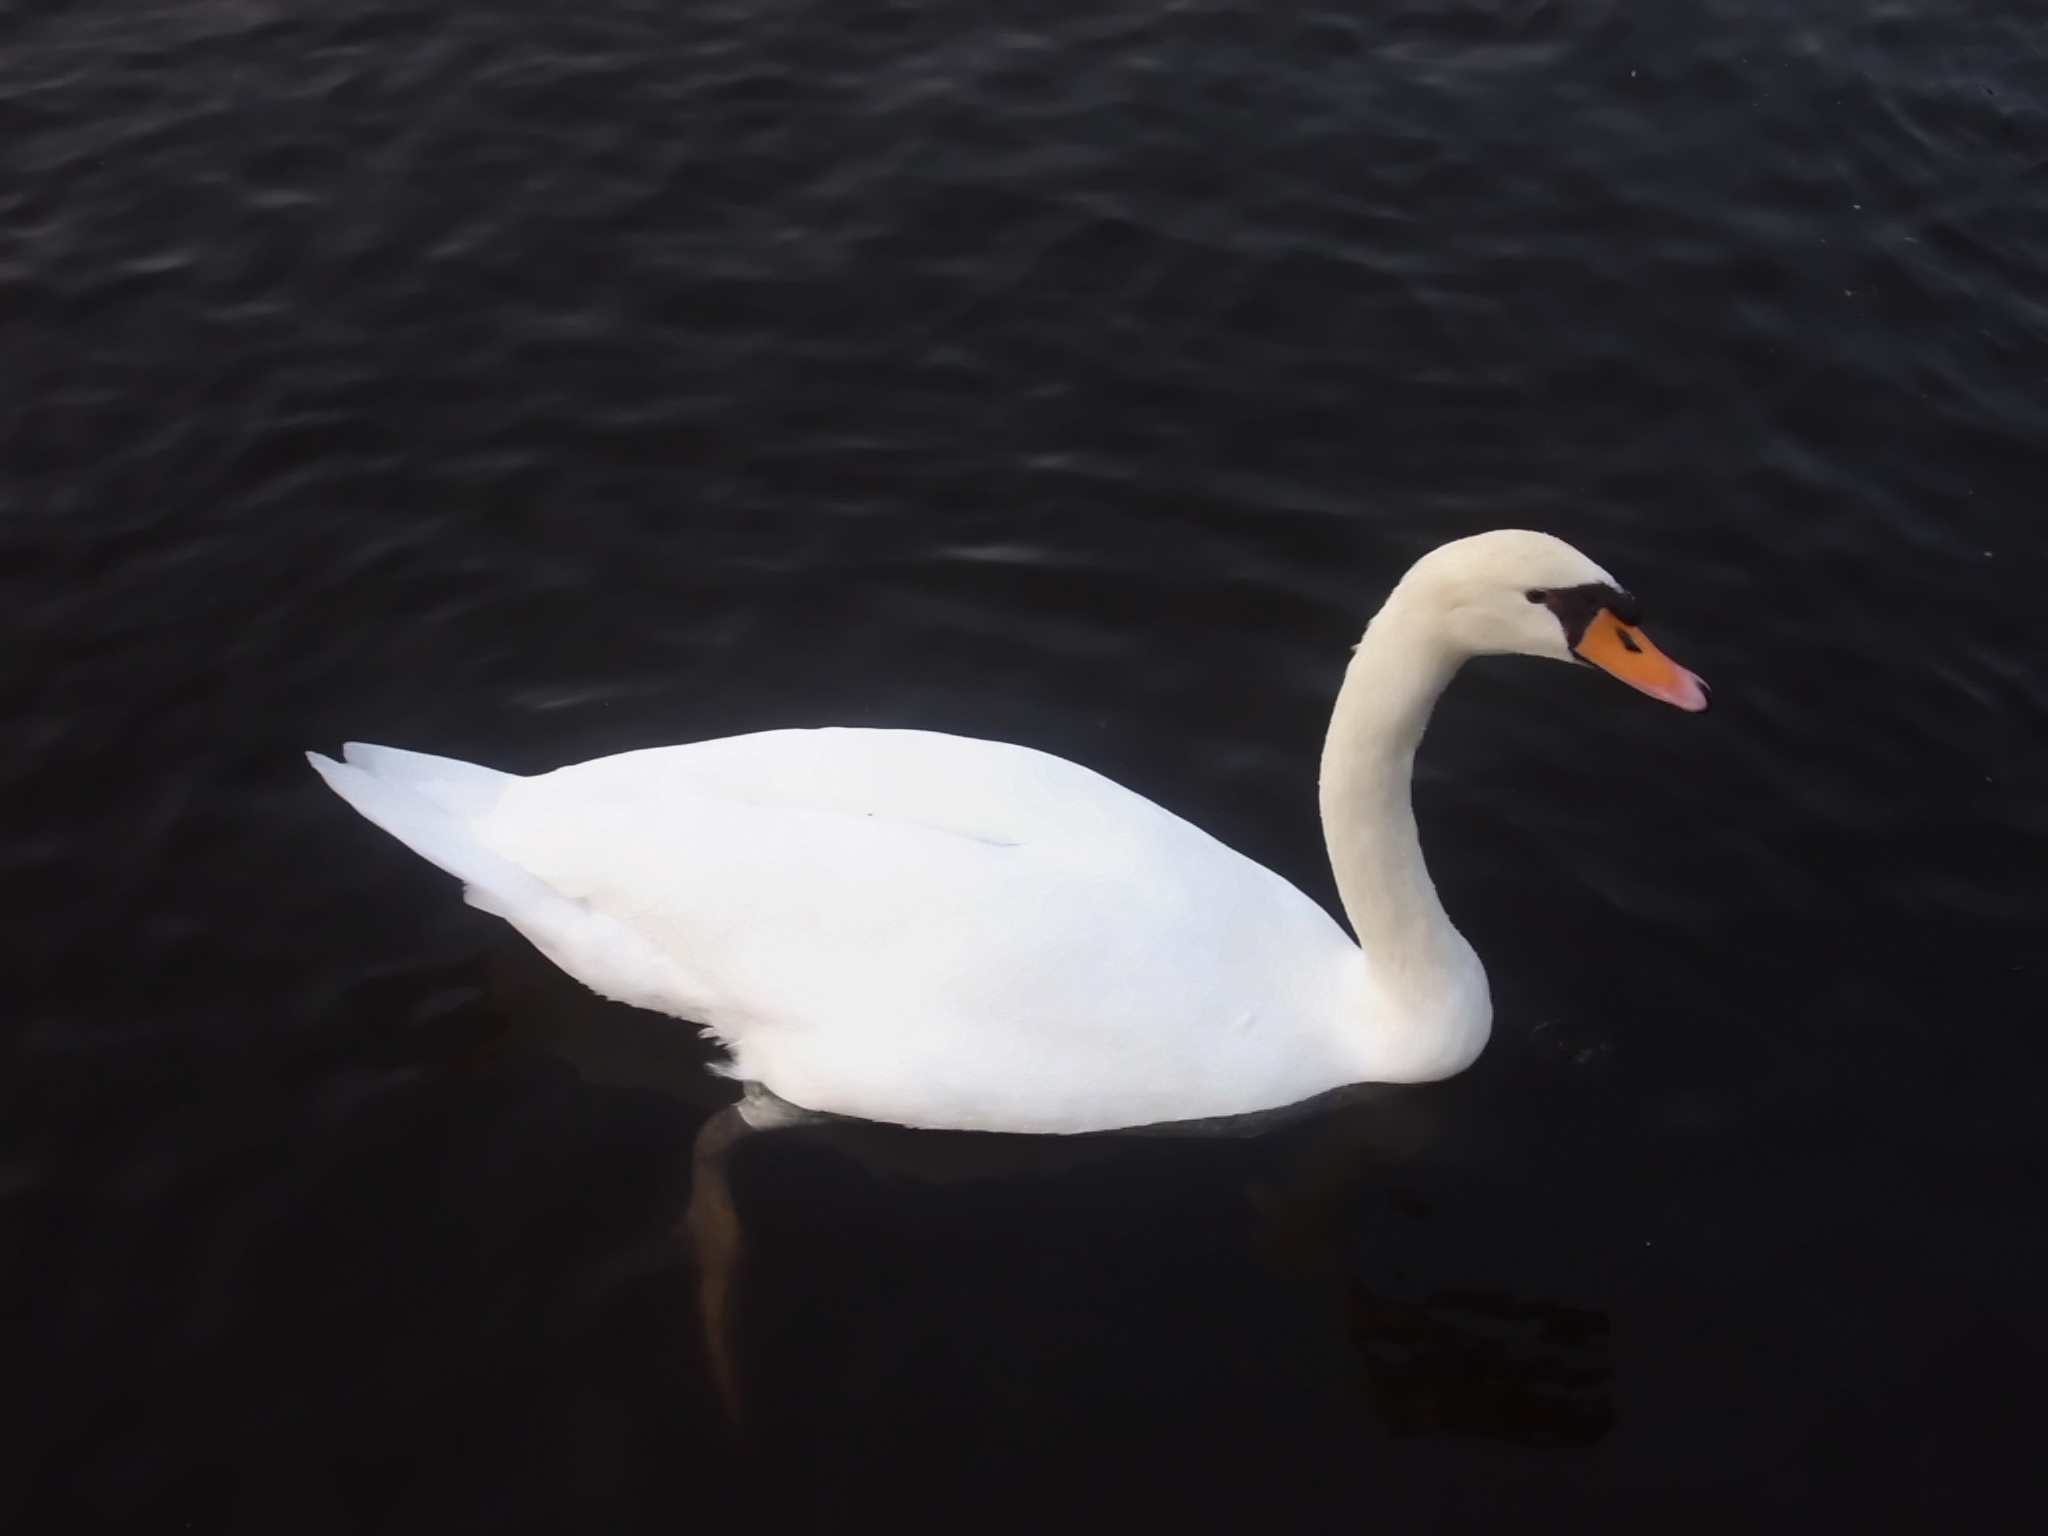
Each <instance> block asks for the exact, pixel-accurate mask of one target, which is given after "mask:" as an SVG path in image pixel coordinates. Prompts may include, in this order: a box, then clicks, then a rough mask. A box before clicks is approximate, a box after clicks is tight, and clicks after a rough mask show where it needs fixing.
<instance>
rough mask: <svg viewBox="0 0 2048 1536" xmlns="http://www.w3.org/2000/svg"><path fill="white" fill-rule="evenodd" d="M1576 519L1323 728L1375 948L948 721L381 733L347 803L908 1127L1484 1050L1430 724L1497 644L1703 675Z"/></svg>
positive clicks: (865, 1111)
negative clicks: (1464, 671)
mask: <svg viewBox="0 0 2048 1536" xmlns="http://www.w3.org/2000/svg"><path fill="white" fill-rule="evenodd" d="M1637 622H1638V620H1637V614H1636V612H1635V606H1634V600H1633V599H1632V598H1630V597H1628V596H1627V595H1626V594H1625V593H1624V592H1622V591H1621V590H1620V589H1619V588H1618V587H1617V585H1616V583H1615V582H1614V579H1613V578H1612V577H1610V576H1609V575H1608V574H1607V573H1606V572H1605V571H1603V570H1602V569H1600V567H1599V566H1597V565H1595V564H1593V562H1592V561H1590V560H1588V559H1587V558H1586V557H1585V556H1584V555H1581V554H1580V553H1578V551H1576V550H1574V549H1573V548H1571V546H1570V545H1568V544H1565V543H1563V542H1562V541H1560V540H1558V539H1555V538H1551V537H1550V536H1548V535H1546V534H1539V533H1527V532H1521V531H1515V530H1507V531H1501V532H1495V533H1486V534H1480V535H1478V536H1476V537H1473V538H1468V539H1461V540H1458V541H1457V542H1455V543H1452V544H1447V545H1444V546H1443V547H1442V548H1440V549H1437V550H1434V551H1432V552H1431V553H1430V554H1428V555H1426V556H1424V557H1423V558H1422V559H1421V560H1419V561H1418V562H1416V564H1415V565H1414V567H1413V568H1412V569H1410V570H1409V572H1408V573H1407V575H1406V576H1404V577H1403V578H1402V580H1401V582H1400V584H1399V585H1398V586H1396V587H1395V588H1394V591H1393V593H1392V595H1391V596H1389V597H1388V599H1387V601H1386V604H1385V606H1384V607H1382V608H1381V609H1380V611H1379V613H1378V614H1377V615H1376V616H1375V617H1374V619H1373V621H1372V623H1371V624H1370V625H1369V626H1367V628H1366V631H1365V637H1364V639H1363V640H1361V641H1360V642H1359V644H1358V646H1357V648H1356V652H1355V654H1354V655H1353V657H1352V661H1351V664H1350V668H1349V670H1348V671H1347V673H1346V675H1345V678H1344V685H1343V688H1342V689H1341V691H1340V692H1339V693H1338V695H1337V704H1336V709H1335V712H1334V714H1333V716H1332V718H1331V722H1330V729H1329V735H1328V738H1327V739H1326V741H1325V743H1324V747H1323V759H1322V782H1321V795H1322V816H1323V827H1324V834H1325V837H1326V839H1327V841H1328V845H1329V852H1330V863H1331V865H1332V867H1333V868H1334V870H1335V872H1336V876H1337V887H1338V890H1339V893H1340V894H1341V896H1342V899H1343V903H1344V910H1345V913H1346V915H1347V916H1348V917H1349V918H1350V920H1351V926H1352V927H1353V929H1354V930H1355V931H1356V932H1357V934H1358V938H1359V943H1356V944H1354V943H1353V942H1352V941H1351V939H1350V938H1349V937H1348V936H1347V935H1346V934H1345V932H1344V930H1343V929H1342V928H1341V927H1339V926H1338V925H1337V923H1336V922H1334V921H1333V920H1332V919H1331V918H1330V917H1329V915H1328V914H1326V913H1325V912H1324V911H1323V909H1322V908H1321V907H1319V906H1318V905H1317V904H1316V903H1315V902H1313V901H1311V900H1310V899H1309V898H1308V897H1306V896H1304V895H1303V894H1302V893H1301V892H1300V891H1298V890H1296V889H1295V888H1294V887H1293V886H1292V885H1290V884H1288V882H1287V881H1286V880H1284V879H1282V878H1281V877H1280V876H1279V875H1276V874H1274V873H1273V872H1272V871H1271V870H1268V869H1264V868H1262V867H1260V866H1259V865H1257V864H1254V863H1252V862H1251V861H1250V860H1249V859H1246V858H1244V857H1243V856H1242V855H1240V854H1237V853H1234V852H1232V851H1231V850H1230V849H1228V848H1226V847H1224V846H1223V845H1222V844H1221V843H1219V842H1217V841H1216V840H1215V839H1214V838H1212V837H1210V836H1209V835H1208V834H1207V833H1205V832H1202V831H1201V830H1200V829H1198V828H1196V827H1194V826H1192V825H1190V824H1189V823H1188V822H1185V821H1183V820H1181V819H1180V818H1179V817H1177V816H1175V815H1173V814H1172V813H1170V812H1168V811H1165V810H1162V809H1161V808H1160V807H1158V806H1156V805H1154V804H1153V803H1152V802H1151V801H1149V800H1146V799H1145V798H1143V797H1142V796H1140V795H1137V794H1133V793H1132V792H1131V791H1130V790H1127V789H1124V788H1123V787H1121V786H1120V785H1117V784H1113V783H1111V782H1110V781H1109V780H1107V779H1105V778H1103V777H1101V776H1100V775H1099V774H1096V773H1093V772H1091V771H1090V770H1088V769H1086V768H1082V767H1079V766H1077V765H1076V764H1073V763H1070V762H1066V761H1064V760H1063V759H1060V758H1056V757H1051V756H1048V755H1047V754H1045V753H1043V752H1036V751H1033V750H1032V749H1030V748H1028V747H1020V746H1013V745H1010V744H1008V743H1004V742H992V741H974V740H969V739H967V738H964V737H958V736H946V735H939V734H934V733H930V732H924V731H890V730H837V729H828V730H786V731H769V732H764V733H762V734H759V735H752V736H735V737H728V738H725V739H723V740H717V741H704V742H696V743H693V744H691V745H688V746H679V747H658V748H654V749H651V750H648V751H641V752H627V753H623V754H621V755H619V756H616V757H606V758H599V759H597V760H595V761H592V762H587V763H579V764H576V765H575V766H573V767H568V768H561V769H558V770H556V771H555V772H553V773H545V774H541V775H538V776H536V777H533V778H519V777H516V776H514V775H511V774H504V773H498V772H496V771H494V770H492V769H489V768H481V767H477V766H475V765H473V764H469V763H462V762H455V761H452V760H449V759H445V758H435V757H426V756H422V755H420V754H418V753H413V752H401V751H396V750H394V749H392V748H388V747H370V746H360V745H354V744H351V745H350V746H348V747H347V748H346V749H345V752H344V755H345V757H346V759H347V761H346V762H345V763H337V762H335V761H333V760H332V759H330V758H325V757H321V756H319V755H317V754H310V753H309V754H308V756H309V757H310V759H311V761H312V763H313V766H314V767H315V768H316V769H318V770H319V772H320V774H321V776H322V777H323V778H325V779H326V781H327V783H328V784H329V785H330V786H331V787H332V788H333V789H334V790H335V791H336V793H338V794H340V795H341V797H342V798H343V799H345V800H347V801H348V802H349V804H350V805H352V806H354V807H355V808H356V809H357V810H358V811H360V812H361V813H362V814H363V815H365V816H367V817H368V818H369V819H370V820H371V821H373V822H375V823H376V824H377V825H378V826H380V827H382V828H384V830H385V831H387V832H389V833H391V834H392V835H393V836H394V837H396V838H398V839H399V840H400V841H401V842H403V843H405V844H406V846H408V847H409V848H411V849H413V850H414V851H415V852H416V853H419V854H421V855H422V856H424V857H425V858H427V859H429V860H431V861H432V862H433V863H435V864H438V865H439V866H440V867H441V868H442V869H445V870H447V871H448V872H449V873H450V874H452V875H455V876H456V877H458V878H459V879H461V880H462V881H463V882H465V884H466V886H467V888H468V889H467V895H468V899H469V901H470V903H471V904H472V905H474V906H477V907H480V908H482V909H483V910H484V911H486V912H493V913H496V914H497V915H498V916H500V917H502V918H504V919H505V920H506V921H507V922H509V923H511V924H512V926H513V927H515V928H517V929H518V930H519V931H520V932H521V933H523V934H524V935H525V936H526V937H527V938H528V939H530V940H531V941H532V942H533V943H534V944H535V945H537V946H538V947H539V948H540V950H541V951H542V953H544V954H545V955H547V956H548V958H549V959H551V960H553V961H554V962H555V963H556V964H557V965H559V966H560V967H561V968H562V969H563V970H565V971H567V972H568V973H569V974H570V975H571V976H574V977H576V978H577V979H578V980H580V981H582V982H583V983H584V984H585V985H587V986H589V987H591V988H592V989H593V990H595V991H597V992H599V993H602V994H603V995H604V996H606V997H610V998H615V999H617V1000H618V1001H620V1002H625V1003H632V1004H635V1005H637V1006H639V1007H642V1008H651V1009H655V1010H657V1011H659V1012H662V1013H669V1014H676V1015H679V1016H681V1017H683V1018H686V1019H692V1020H696V1021H698V1022H699V1023H701V1024H703V1025H704V1026H705V1027H706V1029H707V1030H708V1031H709V1032H710V1033H712V1034H713V1035H715V1036H716V1037H717V1039H718V1040H719V1041H720V1042H722V1043H723V1044H724V1045H725V1047H726V1048H727V1049H728V1050H729V1051H730V1052H731V1055H732V1064H731V1067H730V1069H729V1070H730V1072H731V1074H732V1075H733V1076H735V1077H738V1078H742V1079H745V1080H747V1081H751V1082H758V1083H761V1084H763V1085H765V1086H766V1087H767V1088H769V1089H770V1090H772V1091H773V1092H774V1093H775V1094H777V1095H779V1096H780V1097H781V1098H783V1099H786V1100H788V1101H790V1102H791V1103H794V1104H797V1105H801V1106H803V1107H806V1108H809V1109H814V1110H823V1111H829V1112H835V1113H839V1114H845V1115H853V1116H859V1117H862V1118H865V1119H872V1120H887V1121H896V1122H899V1123H902V1124H905V1125H914V1126H930V1127H949V1128H973V1129H985V1130H1006V1131H1052V1132H1072V1131H1092V1130H1102V1129H1108V1128H1112V1127H1118V1126H1133V1125H1143V1124H1149V1123H1155V1122H1162V1121H1172V1120H1189V1119H1203V1118H1208V1117H1211V1116H1223V1115H1235V1114H1242V1113H1247V1112H1250V1111H1255V1110H1262V1109H1271V1108H1275V1107H1278V1106H1281V1105H1285V1104H1291V1103H1295V1102H1297V1101H1299V1100H1302V1099H1305V1098H1309V1097H1312V1096H1314V1095H1316V1094H1318V1093H1322V1092H1324V1091H1326V1090H1328V1089H1331V1088H1336V1087H1340V1086H1342V1085H1345V1084H1350V1083H1358V1082H1419V1081H1424V1080H1427V1079H1432V1078H1440V1077H1447V1076H1449V1075H1451V1074H1452V1073H1454V1072H1458V1071H1461V1070H1463V1069H1464V1068H1465V1067H1466V1066H1468V1065H1470V1064H1471V1062H1472V1060H1473V1059H1474V1058H1475V1057H1476V1056H1477V1055H1478V1054H1479V1052H1480V1049H1481V1048H1482V1047H1483V1046H1484V1045H1485V1043H1486V1038H1487V1033H1488V1030H1489V1028H1490V1026H1491V1021H1492V1004H1491V1001H1490V998H1489V996H1488V993H1487V986H1486V973H1485V972H1484V971H1483V970H1482V969H1481V968H1480V964H1479V960H1478V957H1477V956H1476V955H1474V954H1473V952H1472V948H1471V946H1470V945H1469V944H1467V943H1466V942H1465V939H1464V937H1463V936H1462V935H1461V934H1459V932H1458V930H1457V929H1456V928H1454V927H1453V926H1452V925H1451V922H1450V919H1449V918H1448V917H1446V916H1445V915H1444V909H1443V906H1442V904H1441V903H1440V902H1439V901H1438V899H1437V893H1436V887H1435V886H1434V885H1433V884H1432V883H1431V882H1430V878H1429V872H1428V870H1427V869H1425V868H1424V866H1423V861H1422V849H1421V847H1420V846H1419V844H1418V842H1417V839H1416V830H1415V817H1414V813H1413V810H1412V808H1411V806H1410V802H1409V778H1410V770H1411V768H1412V765H1413V762H1414V757H1415V748H1416V744H1417V743H1418V742H1419V741H1420V740H1421V737H1422V732H1423V728H1424V726H1426V725H1427V724H1428V721H1429V715H1430V710H1431V708H1432V707H1433V706H1434V704H1435V702H1436V699H1437V695H1438V694H1439V693H1441V692H1442V691H1443V689H1444V686H1445V684H1447V683H1448V682H1449V681H1450V680H1451V677H1452V675H1453V674H1454V673H1455V672H1456V671H1457V669H1458V667H1459V665H1460V664H1461V663H1462V662H1463V661H1464V660H1465V658H1466V657H1468V656H1475V655H1481V654H1488V653H1500V652H1515V653H1519V654H1522V655H1528V656H1547V657H1552V658H1554V659H1556V660H1559V661H1571V660H1581V661H1585V662H1590V663H1592V664H1593V665H1595V666H1598V667H1601V668H1603V669H1605V670H1606V671H1608V672H1611V673H1613V674H1615V675H1616V676H1618V677H1619V678H1621V679H1622V680H1623V681H1624V682H1627V683H1630V684H1632V685H1633V686H1635V687H1636V688H1639V689H1640V690H1642V691H1643V692H1645V693H1648V694H1651V695H1653V696H1654V697H1657V698H1660V699H1664V700H1666V701H1667V702H1669V703H1672V704H1675V705H1677V706H1678V707H1680V708H1681V709H1688V710H1700V709H1704V708H1706V704H1707V695H1706V690H1705V688H1704V686H1703V685H1702V684H1701V683H1700V681H1699V679H1698V678H1696V677H1694V676H1693V674H1692V673H1690V672H1687V671H1685V670H1684V669H1683V668H1681V667H1679V666H1677V665H1676V664H1674V663H1673V662H1672V661H1670V660H1669V659H1668V658H1667V657H1665V656H1664V655H1662V654H1661V653H1660V652H1659V651H1658V650H1657V649H1656V648H1655V647H1654V646H1652V645H1651V644H1650V642H1649V641H1648V640H1647V639H1646V638H1644V637H1643V635H1642V634H1641V632H1640V630H1639V629H1638V628H1637V627H1636V626H1637Z"/></svg>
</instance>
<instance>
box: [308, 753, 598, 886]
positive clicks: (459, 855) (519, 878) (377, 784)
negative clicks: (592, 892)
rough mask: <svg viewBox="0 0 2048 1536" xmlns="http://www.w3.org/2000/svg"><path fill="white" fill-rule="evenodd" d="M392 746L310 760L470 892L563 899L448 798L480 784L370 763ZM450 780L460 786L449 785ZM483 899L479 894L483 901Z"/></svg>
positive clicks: (363, 810)
mask: <svg viewBox="0 0 2048 1536" xmlns="http://www.w3.org/2000/svg"><path fill="white" fill-rule="evenodd" d="M390 750H391V749H389V748H375V749H372V752H371V754H359V753H355V752H352V753H351V754H350V756H351V758H353V759H354V760H353V761H351V762H346V763H337V762H336V761H335V760H334V759H333V758H331V757H324V756H322V755H321V754H320V753H318V752H308V753H307V754H306V761H307V762H309V763H311V764H312V765H313V769H314V771H315V772H316V773H318V774H319V775H320V777H321V778H323V779H325V780H326V781H327V787H328V788H329V789H331V790H333V791H334V792H335V793H336V794H337V795H339V796H341V798H342V799H344V800H346V801H347V802H348V803H349V804H350V805H351V806H353V807H354V808H355V809H356V811H357V812H359V813H360V814H361V815H363V816H364V817H366V818H368V819H369V820H370V821H371V822H373V823H375V824H376V825H377V826H380V827H382V828H383V829H384V830H385V831H386V832H389V833H390V834H391V835H392V836H393V837H395V838H397V839H398V840H399V841H400V842H401V843H403V844H405V846H406V847H408V848H410V849H411V850H412V851H413V852H414V853H416V854H418V855H419V856H420V857H421V858H423V859H425V860H426V861H427V862H428V863H430V864H433V865H436V866H438V867H439V868H441V869H445V870H446V871H447V872H448V873H449V874H451V875H453V876H455V878H456V879H458V880H460V881H462V882H463V884H464V885H466V886H468V887H469V888H470V893H471V897H472V899H473V900H474V899H475V897H476V896H477V895H478V894H488V896H490V897H491V898H493V899H494V905H493V906H492V907H490V908H488V909H487V910H493V911H497V910H500V909H501V908H504V907H508V906H509V907H517V908H529V907H531V908H541V909H545V908H546V907H547V906H549V905H552V904H554V903H558V902H562V901H564V900H565V899H566V898H564V897H563V896H561V895H560V894H558V893H557V892H555V891H554V890H552V889H550V888H549V887H548V886H546V885H544V884H543V883H542V882H541V881H540V880H538V879H536V878H535V877H534V876H532V875H530V874H528V873H527V872H526V871H525V870H523V869H521V868H520V867H519V866H518V865H516V864H514V863H512V862H511V861H510V860H509V859H504V858H500V857H499V856H498V855H497V854H495V853H492V852H491V851H490V850H489V849H488V848H486V847H484V846H483V844H481V843H479V842H478V841H477V840H476V838H475V836H474V835H472V834H471V832H470V830H469V827H468V825H467V824H466V820H465V818H464V816H463V815H462V814H461V813H460V812H458V811H456V810H455V809H454V808H453V807H452V806H451V805H450V804H449V803H448V801H449V800H450V799H455V798H460V796H461V795H463V794H469V793H471V792H473V791H474V790H475V789H476V788H477V781H476V780H475V779H474V778H470V779H468V780H466V781H465V780H463V779H461V778H457V777H443V778H440V779H433V780H426V781H424V782H423V783H403V782H398V781H395V780H393V779H390V778H387V777H385V776H384V775H383V774H381V773H378V772H374V771H372V769H371V768H370V766H368V765H369V764H370V763H371V762H372V761H376V760H377V758H376V757H375V755H374V754H381V753H384V752H387V751H390ZM394 755H395V756H396V757H398V758H416V759H418V760H419V761H421V762H425V763H433V764H445V765H447V766H450V767H455V768H469V767H470V766H471V765H470V764H467V763H450V762H449V761H448V760H447V759H443V758H428V757H421V755H420V754H418V753H407V752H401V753H395V754H394ZM491 772H492V770H490V769H488V768H479V769H476V770H475V773H477V774H490V773H491ZM496 777H498V778H500V779H503V778H507V777H509V775H505V774H499V775H496ZM449 786H457V788H456V789H454V790H452V791H451V790H450V789H449ZM493 797H494V798H495V792H493ZM482 904H483V903H482V902H478V905H482Z"/></svg>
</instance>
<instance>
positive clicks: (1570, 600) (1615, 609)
mask: <svg viewBox="0 0 2048 1536" xmlns="http://www.w3.org/2000/svg"><path fill="white" fill-rule="evenodd" d="M1539 597H1540V600H1541V601H1542V602H1544V603H1547V604H1548V605H1549V607H1550V611H1551V612H1552V613H1554V614H1556V615H1557V622H1558V623H1560V624H1562V625H1563V626H1564V639H1565V644H1567V645H1569V646H1570V647H1571V648H1572V649H1573V650H1574V651H1577V650H1578V648H1579V642H1580V641H1581V640H1583V639H1585V638H1586V626H1587V625H1588V624H1591V623H1592V622H1593V616H1594V615H1595V614H1597V613H1598V612H1599V611H1600V610H1601V609H1602V608H1605V609H1606V610H1607V611H1608V612H1609V613H1611V614H1613V615H1614V616H1615V617H1616V618H1617V619H1619V620H1621V622H1622V623H1624V624H1626V625H1628V626H1629V627H1630V628H1631V629H1633V628H1636V627H1637V626H1639V625H1640V624H1641V623H1642V622H1643V613H1642V609H1641V608H1639V607H1638V606H1637V605H1636V600H1635V599H1634V598H1633V597H1631V596H1630V595H1629V594H1628V593H1626V592H1623V591H1622V590H1620V588H1618V587H1610V586H1608V585H1607V584H1606V583H1605V582H1599V581H1589V582H1587V583H1586V584H1585V585H1584V586H1582V587H1552V588H1551V589H1550V590H1549V591H1547V592H1543V593H1541V594H1531V597H1530V601H1532V602H1534V601H1537V600H1539ZM1622 640H1623V642H1624V643H1625V644H1627V645H1628V647H1629V649H1630V650H1635V649H1636V646H1635V645H1634V643H1633V642H1631V641H1629V639H1628V637H1627V636H1626V635H1624V636H1623V637H1622Z"/></svg>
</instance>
